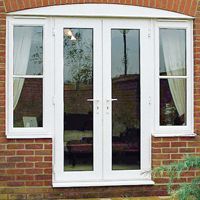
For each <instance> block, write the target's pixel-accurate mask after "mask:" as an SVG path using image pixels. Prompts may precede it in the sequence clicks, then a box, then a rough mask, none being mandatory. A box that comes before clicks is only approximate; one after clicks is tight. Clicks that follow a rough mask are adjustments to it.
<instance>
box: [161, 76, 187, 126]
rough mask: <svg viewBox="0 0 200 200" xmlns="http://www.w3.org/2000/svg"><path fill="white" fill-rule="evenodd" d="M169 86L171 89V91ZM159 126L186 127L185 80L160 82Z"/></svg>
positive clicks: (163, 80)
mask: <svg viewBox="0 0 200 200" xmlns="http://www.w3.org/2000/svg"><path fill="white" fill-rule="evenodd" d="M170 85H171V87H173V89H172V90H171V89H170ZM179 88H181V90H179ZM182 91H183V92H182ZM160 125H165V126H174V125H176V126H181V125H186V80H185V79H178V78H177V79H161V80H160Z"/></svg>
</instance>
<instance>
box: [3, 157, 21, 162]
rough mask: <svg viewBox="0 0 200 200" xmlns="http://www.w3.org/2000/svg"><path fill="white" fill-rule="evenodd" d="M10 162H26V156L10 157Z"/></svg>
mask: <svg viewBox="0 0 200 200" xmlns="http://www.w3.org/2000/svg"><path fill="white" fill-rule="evenodd" d="M7 161H8V162H24V157H8V158H7Z"/></svg>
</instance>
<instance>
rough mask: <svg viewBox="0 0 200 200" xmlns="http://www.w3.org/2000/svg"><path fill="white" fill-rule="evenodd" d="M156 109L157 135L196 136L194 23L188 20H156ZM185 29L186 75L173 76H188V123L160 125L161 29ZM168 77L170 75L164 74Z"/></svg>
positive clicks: (155, 131)
mask: <svg viewBox="0 0 200 200" xmlns="http://www.w3.org/2000/svg"><path fill="white" fill-rule="evenodd" d="M154 27H155V28H154V29H155V39H154V41H155V75H154V80H155V109H154V122H155V123H154V132H153V135H154V136H156V137H174V136H195V134H194V128H193V125H194V117H193V113H194V111H193V109H194V108H193V107H194V106H193V104H194V97H193V95H194V92H193V82H194V80H193V67H194V65H193V23H192V21H187V20H183V21H181V20H170V21H169V20H157V21H156V22H155V26H154ZM160 28H169V29H184V30H185V31H186V72H187V74H186V76H176V77H175V76H174V77H173V78H181V77H186V78H185V79H186V91H187V92H186V113H187V117H186V125H185V126H164V125H163V126H161V125H160V78H162V76H160V75H159V73H160V71H159V69H160V62H159V61H160V53H159V43H160V41H159V29H160ZM164 77H165V78H167V77H168V76H164Z"/></svg>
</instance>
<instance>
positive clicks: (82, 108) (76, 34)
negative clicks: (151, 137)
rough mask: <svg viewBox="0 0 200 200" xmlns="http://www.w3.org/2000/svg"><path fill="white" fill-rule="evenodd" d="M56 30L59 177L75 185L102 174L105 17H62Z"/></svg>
mask: <svg viewBox="0 0 200 200" xmlns="http://www.w3.org/2000/svg"><path fill="white" fill-rule="evenodd" d="M55 31H56V32H55V54H56V55H55V63H56V65H55V133H56V134H55V157H56V158H55V167H54V168H55V179H56V180H59V181H61V182H68V183H67V184H68V185H70V186H73V185H75V184H76V183H77V182H82V183H84V182H85V181H86V182H90V181H95V180H97V179H98V180H99V179H100V178H102V165H101V163H102V134H101V133H102V128H101V127H102V69H101V67H102V63H101V62H102V54H101V53H102V51H101V46H102V41H101V21H100V20H97V19H95V20H91V21H90V20H87V19H80V18H59V19H56V26H55ZM86 185H87V184H86Z"/></svg>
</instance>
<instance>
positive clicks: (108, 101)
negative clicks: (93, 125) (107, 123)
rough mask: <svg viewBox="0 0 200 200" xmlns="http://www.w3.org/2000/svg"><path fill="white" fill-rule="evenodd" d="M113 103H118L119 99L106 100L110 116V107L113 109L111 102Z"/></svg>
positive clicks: (107, 111)
mask: <svg viewBox="0 0 200 200" xmlns="http://www.w3.org/2000/svg"><path fill="white" fill-rule="evenodd" d="M113 101H118V99H107V100H106V113H107V114H109V112H110V107H111V102H113Z"/></svg>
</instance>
